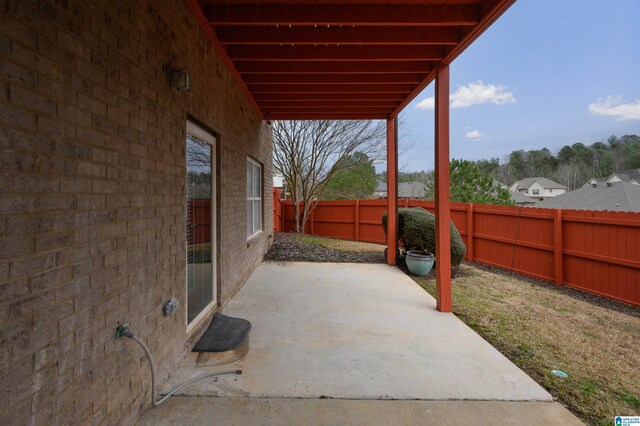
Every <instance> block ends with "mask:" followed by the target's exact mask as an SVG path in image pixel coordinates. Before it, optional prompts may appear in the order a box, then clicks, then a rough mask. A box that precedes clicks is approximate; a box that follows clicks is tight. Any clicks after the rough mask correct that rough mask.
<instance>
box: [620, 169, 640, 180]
mask: <svg viewBox="0 0 640 426" xmlns="http://www.w3.org/2000/svg"><path fill="white" fill-rule="evenodd" d="M614 175H616V176H618V177H619V178H620V179H622V180H623V181H625V182H629V181H630V180H631V179H633V180H635V181H638V180H640V169H627V170H620V171H619V172H616V173H614Z"/></svg>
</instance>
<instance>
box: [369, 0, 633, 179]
mask: <svg viewBox="0 0 640 426" xmlns="http://www.w3.org/2000/svg"><path fill="white" fill-rule="evenodd" d="M639 17H640V0H517V1H516V3H515V4H514V5H513V6H511V8H510V9H509V10H508V11H507V12H506V13H505V14H504V15H502V16H501V17H500V18H499V19H498V20H497V21H496V22H495V23H494V24H493V25H492V26H491V27H490V28H489V29H488V30H487V31H485V33H484V34H483V35H482V36H481V37H480V38H478V39H477V40H476V41H475V42H474V43H473V44H472V45H471V46H470V47H469V48H468V49H467V50H465V51H464V52H463V53H462V54H461V55H460V56H459V57H458V58H457V59H456V60H455V61H454V62H453V63H452V64H451V66H450V72H451V81H450V84H451V95H450V96H451V116H450V143H451V145H450V149H451V158H463V159H469V160H478V159H482V158H486V159H489V158H492V157H498V158H501V159H502V158H504V157H505V156H506V155H508V154H509V153H510V152H511V151H513V150H517V149H524V150H530V149H541V148H543V147H547V148H549V149H550V150H551V151H552V152H554V153H556V152H557V151H558V150H559V149H560V148H562V147H563V146H564V145H572V144H574V143H576V142H582V143H585V144H589V143H593V142H597V141H605V140H606V138H608V137H609V136H610V135H617V136H621V135H624V134H640V24H639V21H638V18H639ZM433 95H434V83H432V84H431V85H429V86H428V87H427V88H426V89H425V90H424V91H423V92H422V93H421V94H420V95H418V96H417V97H416V99H414V100H413V102H411V104H409V105H408V106H407V107H406V108H405V109H404V111H403V113H402V123H401V125H400V127H399V134H400V135H399V136H400V139H399V144H400V147H399V152H400V159H399V166H400V170H401V171H418V170H430V169H433V158H434V155H433V139H434V125H433V123H434V121H433V115H434V111H433ZM381 166H382V167H381V169H382V170H384V167H385V166H384V165H381Z"/></svg>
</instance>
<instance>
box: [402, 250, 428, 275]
mask: <svg viewBox="0 0 640 426" xmlns="http://www.w3.org/2000/svg"><path fill="white" fill-rule="evenodd" d="M404 259H405V262H407V267H408V268H409V272H411V273H412V274H413V275H418V276H422V277H423V276H425V275H427V274H428V273H429V272H431V268H433V261H434V260H435V257H434V256H433V254H432V253H429V252H428V251H426V250H409V251H408V252H407V254H406V256H405V258H404Z"/></svg>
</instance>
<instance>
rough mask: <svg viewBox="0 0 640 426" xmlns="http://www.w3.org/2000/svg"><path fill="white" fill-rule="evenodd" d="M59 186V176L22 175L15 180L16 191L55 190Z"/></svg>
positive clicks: (14, 188) (14, 187)
mask: <svg viewBox="0 0 640 426" xmlns="http://www.w3.org/2000/svg"><path fill="white" fill-rule="evenodd" d="M58 187H59V180H58V178H57V177H54V176H46V175H45V176H42V175H20V176H19V177H17V178H16V179H14V182H13V190H14V191H15V192H55V191H57V190H58Z"/></svg>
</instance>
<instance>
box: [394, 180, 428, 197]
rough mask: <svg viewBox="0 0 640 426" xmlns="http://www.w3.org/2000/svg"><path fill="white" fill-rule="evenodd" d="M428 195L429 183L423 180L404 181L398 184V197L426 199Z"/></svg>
mask: <svg viewBox="0 0 640 426" xmlns="http://www.w3.org/2000/svg"><path fill="white" fill-rule="evenodd" d="M426 195H427V184H426V183H423V182H402V183H399V184H398V198H419V199H424V197H425V196H426Z"/></svg>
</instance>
